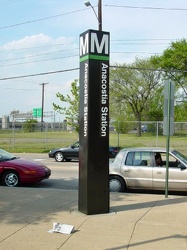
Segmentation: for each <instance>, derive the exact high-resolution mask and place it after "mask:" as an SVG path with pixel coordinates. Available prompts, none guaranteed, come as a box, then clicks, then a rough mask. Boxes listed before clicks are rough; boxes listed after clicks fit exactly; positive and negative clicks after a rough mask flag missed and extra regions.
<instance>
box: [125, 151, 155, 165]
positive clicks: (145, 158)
mask: <svg viewBox="0 0 187 250" xmlns="http://www.w3.org/2000/svg"><path fill="white" fill-rule="evenodd" d="M150 162H151V153H150V152H143V151H140V152H129V153H128V154H127V157H126V162H125V165H128V166H150Z"/></svg>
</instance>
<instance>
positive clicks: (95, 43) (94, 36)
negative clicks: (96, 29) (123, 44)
mask: <svg viewBox="0 0 187 250" xmlns="http://www.w3.org/2000/svg"><path fill="white" fill-rule="evenodd" d="M108 40H109V39H108V35H107V34H104V35H103V37H102V40H101V43H100V44H99V41H98V37H97V34H96V33H91V51H90V52H91V53H94V52H95V48H96V53H97V54H101V53H102V51H103V48H104V54H106V55H108V53H109V48H108V47H109V44H108Z"/></svg>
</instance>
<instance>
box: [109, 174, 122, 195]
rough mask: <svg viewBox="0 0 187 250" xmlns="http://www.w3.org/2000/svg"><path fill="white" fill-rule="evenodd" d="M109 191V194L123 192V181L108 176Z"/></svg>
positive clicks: (114, 176)
mask: <svg viewBox="0 0 187 250" xmlns="http://www.w3.org/2000/svg"><path fill="white" fill-rule="evenodd" d="M109 190H110V192H124V191H125V190H126V184H125V181H124V180H123V179H122V178H121V177H120V176H117V175H111V176H109Z"/></svg>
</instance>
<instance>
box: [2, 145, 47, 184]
mask: <svg viewBox="0 0 187 250" xmlns="http://www.w3.org/2000/svg"><path fill="white" fill-rule="evenodd" d="M50 175H51V170H50V169H49V168H48V167H46V166H45V165H43V164H42V163H40V162H35V161H28V160H24V159H21V158H19V157H16V156H14V155H12V154H10V153H8V152H6V151H4V150H2V149H0V182H1V183H2V185H4V186H9V187H16V186H19V185H21V184H33V183H37V182H40V181H42V180H44V179H48V178H49V176H50Z"/></svg>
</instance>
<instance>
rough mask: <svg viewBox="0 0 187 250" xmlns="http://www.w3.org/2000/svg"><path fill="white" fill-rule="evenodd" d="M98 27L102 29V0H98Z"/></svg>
mask: <svg viewBox="0 0 187 250" xmlns="http://www.w3.org/2000/svg"><path fill="white" fill-rule="evenodd" d="M98 25H99V27H98V29H99V30H100V31H102V0H99V1H98Z"/></svg>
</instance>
